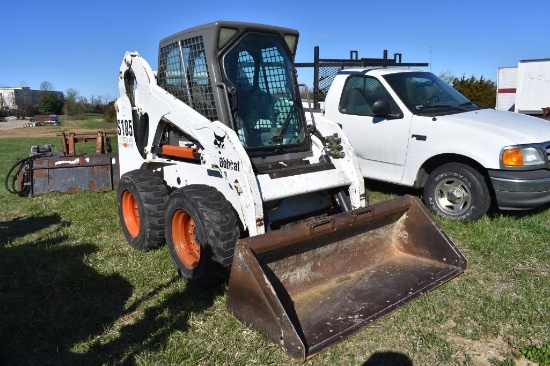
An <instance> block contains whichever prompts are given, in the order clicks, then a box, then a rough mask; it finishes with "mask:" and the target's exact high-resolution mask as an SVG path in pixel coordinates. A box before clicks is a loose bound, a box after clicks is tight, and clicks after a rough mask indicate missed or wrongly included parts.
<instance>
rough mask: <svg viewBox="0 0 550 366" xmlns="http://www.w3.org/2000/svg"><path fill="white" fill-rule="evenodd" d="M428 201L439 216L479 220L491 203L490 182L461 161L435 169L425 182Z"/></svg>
mask: <svg viewBox="0 0 550 366" xmlns="http://www.w3.org/2000/svg"><path fill="white" fill-rule="evenodd" d="M424 203H425V205H426V206H427V207H428V208H429V209H430V210H432V211H433V212H435V213H436V214H437V215H439V216H443V217H446V218H449V219H452V220H463V221H473V220H478V219H479V218H481V217H482V216H483V215H485V214H486V213H487V211H488V210H489V207H490V206H491V196H490V194H489V189H488V188H487V183H486V181H485V179H484V177H483V175H481V174H480V173H479V172H478V171H477V170H475V169H473V168H472V167H470V166H468V165H465V164H461V163H449V164H445V165H442V166H440V167H439V168H437V169H435V170H434V171H433V172H432V173H431V174H430V176H429V177H428V180H427V182H426V184H425V185H424Z"/></svg>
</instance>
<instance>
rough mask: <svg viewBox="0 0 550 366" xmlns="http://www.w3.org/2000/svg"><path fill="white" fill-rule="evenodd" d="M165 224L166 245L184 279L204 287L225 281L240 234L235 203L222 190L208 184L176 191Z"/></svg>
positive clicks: (169, 204) (172, 195) (172, 196)
mask: <svg viewBox="0 0 550 366" xmlns="http://www.w3.org/2000/svg"><path fill="white" fill-rule="evenodd" d="M165 222H166V243H167V244H168V249H169V250H170V255H171V257H172V260H173V261H174V264H175V265H176V267H177V269H178V272H179V273H180V275H181V276H182V277H184V278H186V279H187V280H189V281H192V282H194V283H200V284H211V283H216V282H218V281H219V280H220V279H222V278H223V275H224V274H225V273H227V271H228V270H229V269H230V267H231V263H232V261H233V252H234V250H235V243H236V242H237V239H238V238H239V234H240V231H239V227H238V224H237V218H236V215H235V213H234V212H233V208H232V206H231V204H230V203H229V202H228V201H227V200H226V199H225V197H224V196H223V195H222V194H221V193H220V192H219V191H218V190H216V189H215V188H213V187H210V186H206V185H189V186H186V187H182V188H179V189H177V190H175V191H174V192H172V194H171V195H170V198H169V200H168V206H167V207H166V213H165Z"/></svg>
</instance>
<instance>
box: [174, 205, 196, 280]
mask: <svg viewBox="0 0 550 366" xmlns="http://www.w3.org/2000/svg"><path fill="white" fill-rule="evenodd" d="M172 241H173V242H174V249H175V251H176V254H177V256H178V258H179V259H180V260H181V262H182V263H183V265H184V266H185V267H186V268H188V269H195V268H197V266H198V265H199V261H200V258H201V246H200V245H199V243H197V241H196V240H195V220H193V218H192V217H191V216H190V215H189V214H188V213H187V212H186V211H184V210H177V211H176V212H174V216H172Z"/></svg>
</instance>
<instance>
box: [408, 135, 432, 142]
mask: <svg viewBox="0 0 550 366" xmlns="http://www.w3.org/2000/svg"><path fill="white" fill-rule="evenodd" d="M411 137H412V138H413V139H417V140H418V141H426V139H427V138H428V136H426V135H412V136H411Z"/></svg>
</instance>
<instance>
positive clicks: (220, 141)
mask: <svg viewBox="0 0 550 366" xmlns="http://www.w3.org/2000/svg"><path fill="white" fill-rule="evenodd" d="M226 136H227V135H224V136H218V135H216V133H215V132H214V146H216V147H217V148H218V154H221V153H222V152H221V149H223V147H224V144H225V143H224V141H225V137H226Z"/></svg>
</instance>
